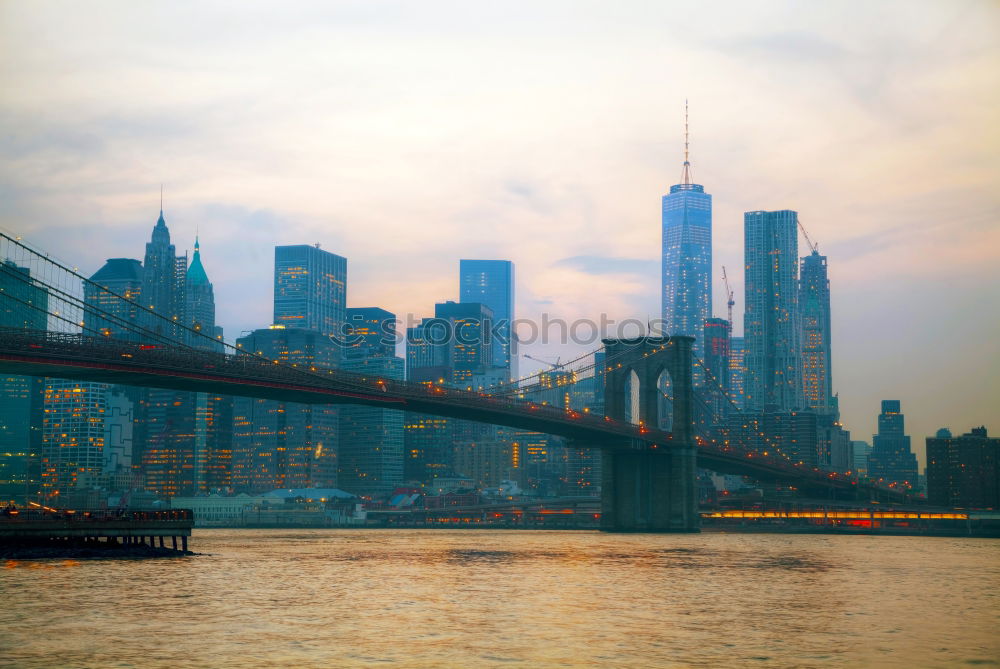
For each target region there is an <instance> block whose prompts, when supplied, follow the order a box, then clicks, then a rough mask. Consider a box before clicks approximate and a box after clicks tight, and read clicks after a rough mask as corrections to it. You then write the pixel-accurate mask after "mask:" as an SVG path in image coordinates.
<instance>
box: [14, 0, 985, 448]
mask: <svg viewBox="0 0 1000 669" xmlns="http://www.w3.org/2000/svg"><path fill="white" fill-rule="evenodd" d="M685 98H688V99H689V100H690V106H691V151H692V154H691V156H692V157H691V161H692V164H693V175H694V178H695V180H696V181H697V182H698V183H701V184H704V186H705V189H706V191H708V192H710V193H711V194H712V195H713V197H714V251H715V258H714V262H715V266H716V279H717V280H716V282H715V286H714V288H715V309H716V314H717V315H719V316H724V315H725V296H724V291H723V289H722V283H721V266H722V265H726V266H727V267H728V269H729V274H730V277H731V278H732V279H733V281H734V284H735V290H736V319H735V320H736V321H737V326H736V329H737V332H740V331H741V330H742V327H741V323H742V306H743V295H742V293H743V291H742V271H741V267H742V261H743V257H742V254H743V248H742V246H743V242H742V240H743V237H742V235H743V216H742V213H743V212H744V211H747V210H753V209H786V208H788V209H795V210H797V211H798V212H799V215H800V219H801V220H802V221H803V223H804V224H805V226H806V227H807V229H808V230H809V233H810V235H811V237H812V238H813V239H814V240H815V241H818V243H819V245H820V250H821V252H823V253H824V254H826V255H828V256H829V264H830V278H831V284H832V290H833V316H834V341H833V346H834V348H833V360H834V374H833V381H834V389H835V390H836V391H837V392H839V393H840V397H841V407H842V410H843V414H844V419H845V423H846V426H847V427H848V428H849V429H851V430H852V432H853V433H854V435H855V438H860V439H865V440H870V438H871V433H872V431H873V430H874V429H875V416H876V414H877V413H878V410H879V400H881V399H883V398H893V399H900V400H902V402H903V410H904V412H905V413H906V415H907V421H908V432H909V433H910V434H912V435H913V437H914V442H915V446H916V447H917V448H916V449H915V450H917V452H918V453H919V455H920V457H921V458H922V457H923V438H924V437H925V436H927V435H930V434H933V432H934V430H936V429H937V428H938V427H941V426H949V427H951V428H952V429H953V430H954V431H958V432H963V431H966V430H967V429H968V428H969V427H971V426H972V425H979V424H983V423H985V424H986V425H987V426H988V427H989V428H990V429H991V432H992V433H994V434H997V435H998V436H1000V381H998V376H1000V315H998V314H1000V306H998V302H1000V300H998V297H1000V278H998V277H1000V268H998V262H997V261H998V260H1000V220H998V219H1000V130H998V119H1000V111H998V110H1000V5H998V4H996V3H992V2H915V1H913V0H906V1H903V2H868V3H858V2H842V3H841V2H824V3H817V2H812V3H800V2H743V1H741V2H732V3H724V2H709V3H701V2H684V3H667V2H617V3H607V2H594V3H590V2H582V1H580V0H573V1H572V2H539V1H537V0H535V1H532V2H511V1H506V2H490V3H487V2H471V1H469V0H460V1H455V2H430V1H421V2H378V1H372V0H363V1H359V2H319V3H308V2H294V3H276V2H275V3H254V2H214V3H205V2H187V3H185V2H171V3H167V2H159V3H154V2H142V3H136V2H87V3H68V2H52V3H50V2H42V1H38V0H34V1H32V2H13V1H10V0H0V226H2V227H3V228H4V229H6V230H8V231H12V232H16V233H18V234H22V235H24V236H25V238H26V239H28V240H29V241H32V242H34V243H35V244H36V245H38V246H41V247H43V248H45V249H47V250H49V251H51V252H52V253H53V255H55V256H57V257H60V258H63V259H65V260H67V261H70V262H71V263H72V264H74V265H78V266H80V267H81V270H82V271H85V272H87V273H91V272H93V271H96V270H97V269H98V268H99V267H100V266H101V264H102V263H103V261H104V260H105V259H106V258H109V257H136V258H141V257H142V254H143V249H144V247H143V244H144V243H145V242H146V241H147V240H148V238H149V234H150V232H151V230H152V226H153V224H154V222H155V220H156V217H157V213H158V208H159V189H160V184H161V183H163V185H164V189H165V203H164V209H165V214H166V220H167V224H168V226H169V228H170V232H171V235H172V239H173V241H174V242H175V243H176V244H177V246H178V249H179V250H180V249H185V248H186V249H190V248H191V246H192V245H193V243H194V237H195V234H196V232H197V233H199V234H200V236H201V247H202V255H203V260H204V264H205V267H206V269H207V271H208V274H209V277H210V279H211V280H212V281H213V283H214V284H215V294H216V303H217V305H218V321H219V323H220V324H221V325H223V326H224V327H225V329H226V333H227V337H228V338H233V337H235V336H238V335H239V333H240V332H241V331H243V330H249V329H252V328H256V327H262V326H266V325H268V324H269V323H270V320H271V285H272V262H273V246H274V245H275V244H295V243H320V244H322V247H323V248H324V249H327V250H330V251H333V252H335V253H339V254H341V255H344V256H346V257H347V258H348V276H349V284H348V303H349V304H350V305H351V306H369V305H378V306H382V307H385V308H387V309H390V310H392V311H394V312H396V313H397V314H400V315H403V314H414V315H415V316H417V317H421V316H428V315H432V313H433V305H434V303H435V302H438V301H443V300H445V299H457V297H458V260H459V259H460V258H462V257H467V258H470V257H471V258H476V257H482V258H505V259H510V260H513V261H514V262H515V264H516V267H517V316H518V317H519V318H538V317H539V316H540V314H542V313H543V312H545V313H548V314H550V315H551V316H552V317H559V318H563V319H566V320H572V319H577V318H584V317H591V318H596V317H597V316H599V314H601V313H605V314H607V315H608V316H609V317H610V318H615V319H622V318H629V317H635V318H638V319H640V320H645V319H646V318H649V317H657V316H658V315H659V252H660V197H661V196H662V195H663V193H664V192H666V190H667V188H668V187H669V186H670V184H673V183H676V182H677V181H678V179H679V177H680V170H681V161H682V159H683V158H682V151H683V109H684V99H685ZM804 248H805V247H804V244H803V243H802V242H801V241H800V249H804ZM574 350H577V349H574V348H573V347H558V346H555V345H550V346H533V347H530V348H529V349H528V352H529V353H532V354H536V355H539V356H545V355H553V356H554V355H568V354H571V353H572V352H573V351H574ZM533 368H534V366H533V363H532V364H528V365H523V364H522V369H529V370H530V369H533Z"/></svg>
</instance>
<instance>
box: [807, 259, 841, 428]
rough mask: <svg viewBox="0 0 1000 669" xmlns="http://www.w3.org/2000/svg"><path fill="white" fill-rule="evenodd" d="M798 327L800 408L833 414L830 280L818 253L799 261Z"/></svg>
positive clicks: (824, 263)
mask: <svg viewBox="0 0 1000 669" xmlns="http://www.w3.org/2000/svg"><path fill="white" fill-rule="evenodd" d="M798 307H799V324H800V326H801V331H800V335H799V341H800V343H801V355H802V376H801V380H800V385H801V388H802V401H803V406H804V407H806V408H809V409H813V410H815V411H819V412H826V413H829V412H832V411H833V410H834V405H833V377H832V375H831V370H832V366H831V364H832V363H831V342H830V322H831V321H830V280H829V278H828V277H827V266H826V256H821V255H820V254H819V252H818V251H813V252H812V253H811V254H810V255H808V256H806V257H804V258H802V262H801V265H800V273H799V299H798Z"/></svg>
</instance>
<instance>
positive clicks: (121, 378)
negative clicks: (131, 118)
mask: <svg viewBox="0 0 1000 669" xmlns="http://www.w3.org/2000/svg"><path fill="white" fill-rule="evenodd" d="M0 373H4V374H16V375H23V376H47V377H53V378H64V379H73V380H78V381H92V382H100V383H113V384H122V385H131V386H141V387H149V388H168V389H174V390H185V391H191V392H208V393H216V394H228V395H237V396H243V397H256V398H261V399H270V400H279V401H284V402H301V403H304V404H358V405H364V406H371V407H377V408H382V409H398V410H402V411H412V412H417V413H424V414H432V415H436V416H443V417H446V418H457V419H462V420H471V421H477V422H483V423H490V424H494V425H504V426H507V427H513V428H517V429H522V430H530V431H533V432H541V433H544V434H552V435H556V436H561V437H566V438H568V439H570V440H571V441H572V444H571V445H572V447H574V448H601V449H606V450H611V451H630V452H637V451H640V452H641V451H656V450H666V449H669V448H670V446H671V435H670V433H668V432H664V431H661V430H656V429H650V428H647V427H640V426H637V425H633V424H631V423H626V422H622V421H613V420H611V419H610V418H607V417H602V416H597V415H594V414H590V413H586V412H578V411H573V410H567V409H562V408H559V407H553V406H548V405H543V404H538V403H535V402H531V401H527V400H520V399H515V398H510V397H500V396H493V395H488V394H485V393H477V392H469V391H465V390H459V389H455V388H447V387H443V386H440V385H428V384H422V383H414V382H407V381H397V380H393V379H382V378H369V377H364V376H361V375H357V374H352V373H349V372H344V371H341V370H332V369H323V368H315V367H306V366H296V365H292V364H288V363H279V362H268V361H266V360H262V359H260V358H258V357H256V356H252V355H244V354H234V355H227V354H223V353H214V352H205V351H197V350H192V349H184V348H169V347H164V346H150V345H140V344H137V343H132V342H127V341H122V340H116V339H110V338H95V337H87V336H83V335H77V334H64V333H57V332H49V331H37V330H35V331H32V330H9V329H8V330H0ZM697 460H698V466H699V467H704V468H706V469H711V470H713V471H717V472H721V473H726V474H736V475H745V476H750V477H753V478H755V479H757V480H760V481H766V482H776V483H783V484H788V485H794V486H796V487H798V488H799V489H800V490H802V491H803V492H809V493H812V494H813V495H815V494H816V493H820V494H821V495H823V494H826V495H829V496H833V495H834V494H836V493H837V492H840V493H852V494H856V493H857V492H858V490H859V486H858V483H857V481H856V480H855V479H853V478H852V477H848V476H843V475H834V474H830V473H827V472H824V471H821V470H816V469H814V468H811V467H804V466H799V465H795V464H792V463H790V462H788V461H787V460H785V459H783V458H779V457H776V456H769V455H764V454H760V453H752V452H746V451H743V450H740V449H735V448H730V447H728V446H726V445H722V444H718V443H715V442H708V441H705V440H703V439H698V454H697ZM872 492H873V493H875V492H877V493H878V495H879V496H881V497H882V498H885V497H886V495H892V492H891V491H887V490H885V489H882V488H878V489H874V488H873V489H872Z"/></svg>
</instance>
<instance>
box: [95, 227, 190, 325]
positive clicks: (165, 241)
mask: <svg viewBox="0 0 1000 669" xmlns="http://www.w3.org/2000/svg"><path fill="white" fill-rule="evenodd" d="M142 265H143V272H142V274H143V282H142V289H141V291H140V292H141V296H142V306H144V307H146V308H147V309H151V310H152V311H153V312H155V313H156V314H159V315H160V316H161V317H164V318H167V319H173V320H176V321H177V322H179V323H183V322H184V306H185V305H184V279H185V271H186V269H187V256H186V255H184V256H177V255H176V249H175V247H174V245H173V244H171V243H170V230H168V229H167V224H166V221H165V220H164V219H163V208H162V207H161V208H160V217H159V218H158V219H157V221H156V225H155V226H153V234H152V237H151V238H150V240H149V242H147V243H146V256H145V258H144V260H143V263H142ZM91 279H92V280H94V279H93V277H91ZM145 320H146V327H148V328H149V329H150V330H152V331H153V332H157V333H160V334H162V335H165V336H171V337H175V336H176V335H177V331H176V329H175V328H171V327H170V326H169V325H165V323H164V321H163V320H161V319H160V318H156V317H155V316H149V317H147V318H146V319H145Z"/></svg>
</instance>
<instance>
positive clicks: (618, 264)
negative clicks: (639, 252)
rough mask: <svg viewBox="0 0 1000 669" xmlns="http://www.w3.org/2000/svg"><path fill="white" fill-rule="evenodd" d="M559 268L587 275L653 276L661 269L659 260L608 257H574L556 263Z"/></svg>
mask: <svg viewBox="0 0 1000 669" xmlns="http://www.w3.org/2000/svg"><path fill="white" fill-rule="evenodd" d="M555 264H556V266H557V267H572V268H573V269H577V270H579V271H581V272H585V273H587V274H596V275H603V274H651V273H657V272H659V269H660V262H659V260H649V259H648V258H609V257H606V256H573V257H572V258H562V259H561V260H557V261H556V263H555Z"/></svg>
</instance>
